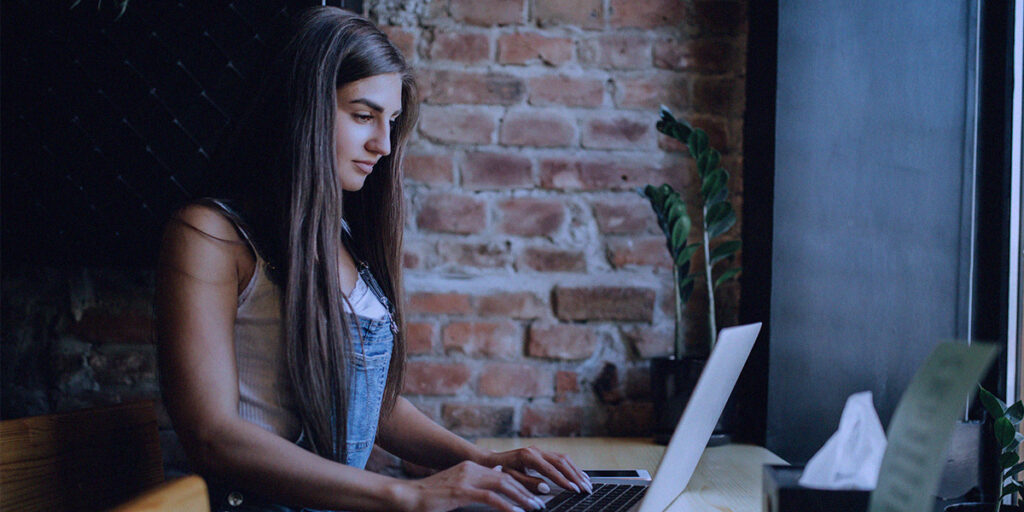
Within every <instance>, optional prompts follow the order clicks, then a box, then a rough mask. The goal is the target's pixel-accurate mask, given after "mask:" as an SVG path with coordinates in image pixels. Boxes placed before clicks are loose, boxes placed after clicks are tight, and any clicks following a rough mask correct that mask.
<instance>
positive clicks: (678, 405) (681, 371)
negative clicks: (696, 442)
mask: <svg viewBox="0 0 1024 512" xmlns="http://www.w3.org/2000/svg"><path fill="white" fill-rule="evenodd" d="M656 128H657V130H658V131H659V132H661V133H664V134H665V135H668V136H669V137H672V138H674V139H676V140H678V141H679V142H682V143H683V144H685V145H686V146H687V148H688V149H689V152H690V155H691V156H692V157H693V158H694V160H695V161H696V164H697V174H698V176H699V177H700V190H699V193H698V197H699V199H700V201H699V204H698V205H696V206H697V208H698V209H699V211H700V217H699V222H697V223H694V222H693V220H692V219H691V218H690V214H689V211H688V210H687V205H686V202H685V200H684V199H683V197H682V196H681V195H680V194H679V193H678V192H677V191H675V190H674V189H673V188H672V187H671V186H669V185H667V184H664V185H661V186H657V187H655V186H653V185H647V186H646V187H644V188H643V189H642V190H640V193H641V194H642V195H644V196H645V197H647V199H648V200H649V201H650V204H651V208H652V209H653V210H654V214H655V215H656V216H657V218H658V226H659V227H660V228H661V231H662V232H663V233H664V234H665V241H666V244H667V246H668V251H669V256H670V257H671V258H672V286H673V291H674V300H675V310H674V311H675V333H674V343H673V346H674V354H673V356H672V357H668V358H655V359H652V360H651V394H652V398H653V400H654V403H655V414H656V418H655V440H656V441H658V442H666V443H667V442H668V439H667V437H668V436H671V432H672V431H673V429H674V428H675V423H676V421H677V420H678V418H679V415H680V414H682V410H683V408H684V407H685V406H686V401H687V400H688V399H689V395H690V392H691V391H692V390H693V387H694V386H695V385H696V381H697V378H698V377H699V376H700V372H701V370H702V369H703V368H704V363H705V362H706V361H707V356H708V355H709V354H710V353H711V350H712V349H714V346H715V338H716V336H717V335H718V329H717V322H716V316H715V290H716V289H717V288H718V287H719V286H721V285H722V284H724V283H726V282H728V281H729V280H731V279H734V278H736V276H737V275H738V274H739V272H740V267H738V266H735V265H733V260H734V257H735V255H736V252H737V251H739V249H740V242H739V241H738V240H725V241H723V240H721V239H722V238H723V237H724V236H725V234H726V233H727V232H728V231H729V230H730V229H732V227H733V225H735V224H736V212H735V210H734V209H733V207H732V203H731V202H730V201H729V189H728V186H727V185H728V182H729V173H728V172H727V171H726V170H725V169H723V168H722V167H721V166H720V164H721V154H720V153H719V152H718V151H717V150H716V149H714V148H712V147H711V146H710V145H709V142H708V135H707V133H705V132H704V130H701V129H699V128H696V129H695V128H692V127H690V126H689V125H688V124H686V122H684V121H681V120H677V119H676V118H675V117H674V116H672V113H671V112H670V111H669V110H668V109H667V108H665V107H662V108H661V119H660V120H659V121H658V122H657V124H656ZM695 227H696V228H697V229H698V233H697V235H698V236H697V238H698V240H697V241H692V242H691V240H690V239H691V236H690V235H691V232H692V231H693V229H694V228H695ZM698 254H700V255H702V256H703V258H700V260H699V261H700V269H699V270H698V271H697V272H694V273H691V272H690V270H691V267H692V266H693V263H694V261H695V259H694V258H695V256H697V255H698ZM701 280H702V281H703V286H702V287H701V289H702V290H704V291H706V293H707V301H708V330H707V333H706V337H705V338H702V339H700V340H695V341H697V342H696V343H690V344H687V343H686V329H685V325H684V318H683V313H684V309H685V305H686V303H687V302H688V301H689V299H690V296H691V295H692V293H693V291H694V290H695V288H696V285H697V283H698V282H700V281H701ZM727 410H729V411H731V410H732V409H731V408H728V407H727ZM723 416H726V415H723ZM720 426H725V425H722V423H721V422H720ZM727 441H728V437H727V436H724V437H723V434H722V433H721V432H719V433H717V437H713V441H712V443H720V442H727Z"/></svg>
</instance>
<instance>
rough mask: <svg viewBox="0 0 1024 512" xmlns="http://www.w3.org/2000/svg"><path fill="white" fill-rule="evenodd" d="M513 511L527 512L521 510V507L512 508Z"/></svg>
mask: <svg viewBox="0 0 1024 512" xmlns="http://www.w3.org/2000/svg"><path fill="white" fill-rule="evenodd" d="M512 510H515V511H516V512H526V511H525V510H523V509H521V508H519V507H512Z"/></svg>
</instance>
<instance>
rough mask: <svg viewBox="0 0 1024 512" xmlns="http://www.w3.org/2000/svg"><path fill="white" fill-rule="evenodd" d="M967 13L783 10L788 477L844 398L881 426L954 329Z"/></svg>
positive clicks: (774, 320)
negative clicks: (860, 400) (864, 398)
mask: <svg viewBox="0 0 1024 512" xmlns="http://www.w3.org/2000/svg"><path fill="white" fill-rule="evenodd" d="M966 4H967V2H935V1H933V0H905V1H900V2H891V1H880V0H865V1H861V2H849V1H846V0H827V1H823V0H788V1H787V0H782V1H780V3H779V27H778V30H779V32H778V96H777V103H776V107H777V111H776V112H777V114H776V157H775V198H774V229H775V234H774V239H773V240H774V243H773V254H772V298H771V344H770V347H771V348H770V356H769V358H770V367H769V382H770V384H769V394H768V425H767V439H766V443H767V446H768V448H769V449H771V450H772V451H774V452H776V453H778V454H779V455H780V456H782V457H783V458H785V459H787V460H788V461H790V462H803V461H806V460H807V459H808V458H810V456H811V455H813V454H814V452H816V451H817V449H818V448H820V447H821V445H822V444H823V443H824V442H825V440H826V439H827V438H828V437H829V436H830V435H831V433H832V432H834V430H835V428H836V426H837V425H838V422H839V416H840V413H841V411H842V407H843V405H844V402H845V399H846V397H847V396H849V395H850V394H851V393H854V392H857V391H862V390H871V391H873V392H874V396H875V407H876V409H877V410H878V412H879V415H880V417H881V419H882V422H883V425H888V421H889V418H890V417H891V415H892V412H893V409H894V408H895V406H896V403H897V401H898V400H899V397H900V395H901V394H902V392H903V390H904V388H905V387H906V386H907V384H908V382H909V380H910V378H911V377H912V376H913V373H914V371H915V370H916V368H917V367H918V366H919V364H920V363H921V362H922V361H923V359H924V358H925V356H926V355H927V354H928V352H929V351H930V350H931V348H932V347H933V346H934V345H935V344H936V343H937V342H938V341H940V340H943V339H951V338H954V337H956V335H957V331H958V329H959V328H958V325H959V324H962V322H963V319H962V318H961V317H962V316H963V312H962V311H961V309H963V308H961V307H959V306H958V302H959V301H958V296H959V295H960V293H961V290H960V286H961V285H960V283H961V282H962V277H963V276H962V274H963V271H962V270H961V259H962V258H961V251H962V245H961V244H962V238H963V237H962V235H961V218H962V215H961V200H962V194H963V188H962V186H963V184H962V181H963V174H964V171H963V169H964V156H965V151H964V147H965V145H964V140H965V139H964V137H965V128H964V127H965V122H966V119H965V115H966V112H967V109H966V103H967V97H966V94H967V93H966V91H967V87H966V83H967V78H968V54H969V52H968V46H969V43H968V41H969V37H968V33H969V29H968V27H969V23H968V20H969V9H968V6H967V5H966ZM752 23H756V20H752Z"/></svg>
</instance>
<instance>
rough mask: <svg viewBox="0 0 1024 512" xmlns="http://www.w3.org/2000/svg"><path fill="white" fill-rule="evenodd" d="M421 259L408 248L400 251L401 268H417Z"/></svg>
mask: <svg viewBox="0 0 1024 512" xmlns="http://www.w3.org/2000/svg"><path fill="white" fill-rule="evenodd" d="M421 263H422V260H421V259H420V255H419V254H416V253H415V252H412V251H410V250H408V249H406V250H404V251H402V268H406V269H418V268H420V264H421Z"/></svg>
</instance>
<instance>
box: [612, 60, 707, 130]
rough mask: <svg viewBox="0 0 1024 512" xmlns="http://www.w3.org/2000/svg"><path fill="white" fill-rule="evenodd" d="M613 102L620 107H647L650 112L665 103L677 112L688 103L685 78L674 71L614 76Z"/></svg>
mask: <svg viewBox="0 0 1024 512" xmlns="http://www.w3.org/2000/svg"><path fill="white" fill-rule="evenodd" d="M615 104H616V106H618V107H620V108H638V109H647V110H650V111H652V112H656V111H657V110H658V107H660V106H661V105H666V106H668V107H669V108H670V109H672V110H673V111H676V112H678V111H680V110H681V109H683V108H684V107H686V106H687V105H689V92H688V91H687V85H686V78H684V77H683V75H681V74H675V73H673V74H652V73H647V74H644V75H643V76H640V77H619V78H616V79H615ZM651 124H652V125H653V124H654V123H653V122H652V123H651Z"/></svg>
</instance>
